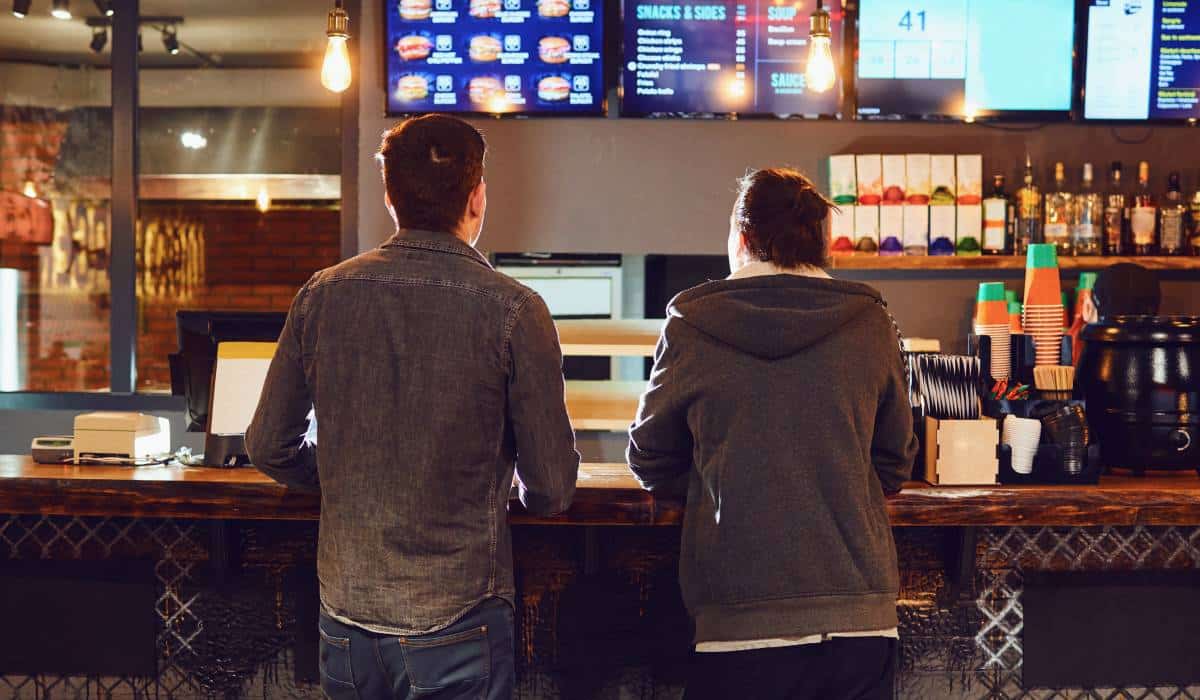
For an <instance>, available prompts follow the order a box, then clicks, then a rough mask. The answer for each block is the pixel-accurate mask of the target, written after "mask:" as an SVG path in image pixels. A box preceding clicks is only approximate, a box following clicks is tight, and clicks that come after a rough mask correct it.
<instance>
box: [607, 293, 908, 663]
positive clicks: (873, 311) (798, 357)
mask: <svg viewBox="0 0 1200 700" xmlns="http://www.w3.org/2000/svg"><path fill="white" fill-rule="evenodd" d="M629 438H630V440H629V450H628V459H629V464H630V467H631V468H632V470H633V472H634V474H635V475H636V476H637V477H638V479H639V480H640V481H641V483H642V485H643V486H644V487H645V488H647V489H649V490H651V491H658V490H663V491H668V490H673V489H679V488H681V485H682V483H686V492H687V507H686V511H685V515H684V526H683V535H682V537H683V541H682V545H681V551H680V562H679V568H680V585H681V587H682V589H683V597H684V601H685V602H686V604H687V606H688V610H689V611H690V612H691V614H692V616H693V618H694V619H695V622H696V637H695V639H696V642H697V643H700V642H707V641H740V640H752V639H764V638H775V637H797V636H807V635H813V634H826V633H846V632H857V631H867V630H880V629H887V628H891V627H895V626H896V624H897V619H896V597H897V594H898V589H899V580H898V579H899V577H898V572H897V563H896V549H895V543H894V541H893V539H892V532H891V527H890V525H889V524H888V518H887V512H886V510H885V494H890V493H894V492H896V491H898V490H899V489H900V486H901V484H902V483H903V482H904V480H905V479H907V478H908V477H909V475H910V473H911V470H912V461H913V457H914V456H915V454H916V449H917V443H916V437H915V435H914V433H913V424H912V411H911V409H910V407H909V403H908V389H907V383H906V379H905V375H904V370H903V366H902V362H901V357H900V348H899V343H898V339H897V334H896V331H895V328H894V325H893V323H892V321H891V317H890V316H889V315H888V313H887V311H886V308H885V306H884V304H883V300H882V299H881V298H880V296H879V293H878V292H876V291H875V290H874V289H872V288H870V287H868V286H866V285H863V284H858V283H854V282H843V281H839V280H832V279H818V278H810V277H798V276H794V275H769V276H762V277H751V278H747V279H736V280H721V281H715V282H708V283H706V284H703V285H700V286H698V287H695V288H693V289H689V290H687V291H685V292H683V293H681V294H679V295H678V296H677V297H675V299H674V300H672V302H671V303H670V305H669V306H668V309H667V322H666V325H665V326H664V328H663V333H662V337H661V338H660V340H659V343H658V348H657V351H656V353H655V362H654V370H653V372H652V374H651V377H650V382H649V385H648V387H647V389H646V393H645V394H644V395H643V397H642V401H641V404H640V406H639V408H638V415H637V419H636V421H635V422H634V424H633V426H632V427H631V428H630V432H629Z"/></svg>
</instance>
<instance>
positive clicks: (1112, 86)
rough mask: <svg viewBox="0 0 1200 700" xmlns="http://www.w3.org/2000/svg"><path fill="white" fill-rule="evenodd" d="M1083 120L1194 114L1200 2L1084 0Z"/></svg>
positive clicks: (1199, 86) (1199, 77)
mask: <svg viewBox="0 0 1200 700" xmlns="http://www.w3.org/2000/svg"><path fill="white" fill-rule="evenodd" d="M1087 28H1088V38H1087V67H1086V71H1085V78H1084V100H1083V116H1084V118H1085V119H1115V120H1122V119H1138V120H1141V119H1195V118H1198V117H1200V0H1090V1H1089V2H1088V15H1087Z"/></svg>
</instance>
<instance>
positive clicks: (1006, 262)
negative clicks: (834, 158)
mask: <svg viewBox="0 0 1200 700" xmlns="http://www.w3.org/2000/svg"><path fill="white" fill-rule="evenodd" d="M1117 263H1135V264H1137V265H1141V266H1142V267H1146V268H1149V269H1151V270H1200V257H1197V256H1180V257H1165V256H1151V257H1125V256H1120V257H1101V256H1085V257H1060V258H1059V259H1058V265H1059V267H1060V268H1062V269H1064V270H1101V269H1104V268H1106V267H1110V266H1112V265H1116V264H1117ZM830 267H832V268H833V269H835V270H1020V269H1024V268H1025V256H1023V255H996V256H991V255H981V256H978V257H959V256H957V255H946V256H927V255H912V256H909V255H898V256H891V257H885V256H878V255H835V256H833V262H832V264H831V265H830Z"/></svg>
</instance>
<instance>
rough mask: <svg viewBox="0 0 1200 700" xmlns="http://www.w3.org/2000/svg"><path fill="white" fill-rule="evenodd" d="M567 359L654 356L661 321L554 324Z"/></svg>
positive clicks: (640, 320)
mask: <svg viewBox="0 0 1200 700" xmlns="http://www.w3.org/2000/svg"><path fill="white" fill-rule="evenodd" d="M555 325H556V326H558V340H559V343H561V344H562V353H563V355H567V356H574V357H582V356H599V357H609V356H611V357H654V346H655V345H656V344H657V343H658V334H659V332H660V331H661V330H662V325H663V320H662V319H629V320H563V321H555Z"/></svg>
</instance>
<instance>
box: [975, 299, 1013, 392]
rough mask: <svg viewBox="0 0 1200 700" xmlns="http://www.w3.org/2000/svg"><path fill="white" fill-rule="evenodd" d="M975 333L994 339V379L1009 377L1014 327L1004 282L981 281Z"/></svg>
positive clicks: (976, 306) (976, 305)
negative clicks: (1011, 326)
mask: <svg viewBox="0 0 1200 700" xmlns="http://www.w3.org/2000/svg"><path fill="white" fill-rule="evenodd" d="M975 335H986V336H988V337H989V338H991V339H992V366H991V368H990V369H991V373H992V378H993V379H1008V375H1009V370H1010V366H1011V364H1012V363H1011V361H1010V357H1011V356H1012V329H1011V328H1010V326H1009V320H1008V303H1007V302H1006V301H1005V300H1004V283H1003V282H981V283H980V284H979V296H978V297H977V300H976V304H975Z"/></svg>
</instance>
